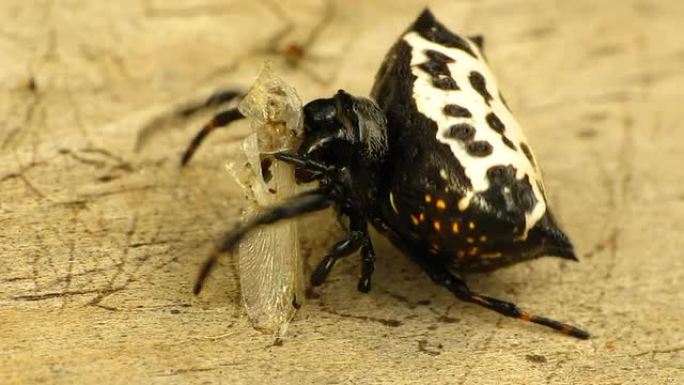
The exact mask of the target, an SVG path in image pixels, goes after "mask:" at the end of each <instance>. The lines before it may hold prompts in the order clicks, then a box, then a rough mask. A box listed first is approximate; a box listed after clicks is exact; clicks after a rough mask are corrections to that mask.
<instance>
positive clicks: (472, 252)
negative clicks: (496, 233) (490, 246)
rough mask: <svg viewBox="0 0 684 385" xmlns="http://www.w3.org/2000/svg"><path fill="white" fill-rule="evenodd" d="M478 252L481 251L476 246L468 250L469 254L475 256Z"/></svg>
mask: <svg viewBox="0 0 684 385" xmlns="http://www.w3.org/2000/svg"><path fill="white" fill-rule="evenodd" d="M478 251H480V249H478V248H477V247H476V246H473V247H471V248H470V250H468V254H470V255H475V254H477V252H478Z"/></svg>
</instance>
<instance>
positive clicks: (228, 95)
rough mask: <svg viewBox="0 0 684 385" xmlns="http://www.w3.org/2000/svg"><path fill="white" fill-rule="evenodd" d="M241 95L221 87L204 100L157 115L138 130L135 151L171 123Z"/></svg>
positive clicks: (185, 104) (181, 120)
mask: <svg viewBox="0 0 684 385" xmlns="http://www.w3.org/2000/svg"><path fill="white" fill-rule="evenodd" d="M243 95H244V93H243V92H241V91H236V90H228V89H222V90H218V91H216V92H214V93H213V94H211V95H210V96H209V98H207V99H206V100H205V101H202V102H188V103H184V104H182V105H180V106H178V107H176V108H175V109H174V110H172V111H169V112H166V113H163V114H161V115H160V116H157V117H156V118H154V119H153V120H152V121H150V122H148V123H147V124H145V126H143V127H142V129H141V130H140V131H139V132H138V137H137V139H136V143H135V151H140V150H141V149H142V148H143V147H144V146H145V145H146V144H147V143H148V142H149V141H150V140H151V138H152V137H153V136H154V135H155V134H157V133H158V132H160V131H162V130H164V129H165V128H167V127H168V126H170V125H171V124H174V123H178V122H183V121H185V120H187V119H188V118H190V117H192V116H193V115H195V114H196V113H198V112H200V111H203V110H207V109H210V108H214V107H219V106H221V105H223V104H226V103H228V102H231V101H233V100H234V99H239V98H241V97H242V96H243Z"/></svg>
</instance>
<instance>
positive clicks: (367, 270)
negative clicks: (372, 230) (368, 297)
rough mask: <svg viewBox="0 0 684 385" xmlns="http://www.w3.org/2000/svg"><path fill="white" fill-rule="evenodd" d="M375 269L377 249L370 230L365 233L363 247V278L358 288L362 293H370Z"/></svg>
mask: <svg viewBox="0 0 684 385" xmlns="http://www.w3.org/2000/svg"><path fill="white" fill-rule="evenodd" d="M373 271H375V250H373V243H372V242H371V239H370V236H369V235H368V231H366V233H365V237H364V245H363V247H362V248H361V278H359V283H358V284H357V285H356V289H357V290H358V291H360V292H362V293H368V292H369V291H370V289H371V277H372V276H373Z"/></svg>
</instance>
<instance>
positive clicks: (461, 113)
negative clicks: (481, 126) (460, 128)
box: [444, 104, 473, 118]
mask: <svg viewBox="0 0 684 385" xmlns="http://www.w3.org/2000/svg"><path fill="white" fill-rule="evenodd" d="M444 114H445V115H447V116H453V117H456V118H470V117H471V116H473V115H472V114H471V113H470V111H469V110H468V109H467V108H465V107H462V106H459V105H458V104H447V105H446V106H444Z"/></svg>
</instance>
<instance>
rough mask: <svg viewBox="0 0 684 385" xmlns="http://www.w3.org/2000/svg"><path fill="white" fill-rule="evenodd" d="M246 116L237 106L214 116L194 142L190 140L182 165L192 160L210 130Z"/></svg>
mask: <svg viewBox="0 0 684 385" xmlns="http://www.w3.org/2000/svg"><path fill="white" fill-rule="evenodd" d="M244 117H245V116H244V115H242V113H240V111H238V109H237V108H231V109H230V110H226V111H223V112H219V113H218V114H216V115H215V116H214V117H213V118H211V120H210V121H209V123H207V124H205V125H204V126H203V127H202V129H201V130H200V131H199V132H198V133H197V135H195V137H194V138H193V139H192V142H190V144H189V145H188V147H187V148H186V149H185V152H184V153H183V158H181V166H185V165H186V164H187V163H188V162H189V161H190V158H192V155H193V154H194V153H195V150H197V147H198V146H199V145H200V144H201V143H202V141H204V138H206V136H207V135H209V133H210V132H212V131H213V130H214V129H216V128H219V127H225V126H227V125H229V124H230V123H232V122H234V121H236V120H240V119H242V118H244Z"/></svg>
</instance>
